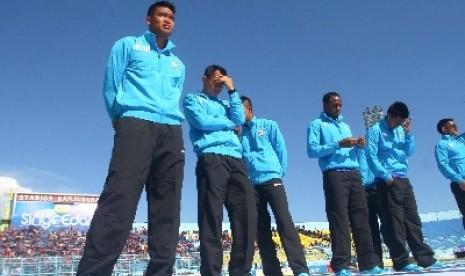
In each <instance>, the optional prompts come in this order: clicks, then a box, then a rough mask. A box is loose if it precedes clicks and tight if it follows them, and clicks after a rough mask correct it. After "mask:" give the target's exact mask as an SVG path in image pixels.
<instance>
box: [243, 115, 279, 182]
mask: <svg viewBox="0 0 465 276" xmlns="http://www.w3.org/2000/svg"><path fill="white" fill-rule="evenodd" d="M240 139H241V143H242V146H243V148H244V152H243V159H244V161H245V164H246V166H247V171H248V173H249V177H250V180H251V181H252V184H253V185H258V184H263V183H264V182H266V181H268V180H270V179H273V178H282V177H283V176H284V174H285V173H286V168H287V149H286V143H285V142H284V137H283V135H282V134H281V131H280V130H279V127H278V124H276V122H274V121H272V120H267V119H257V118H256V117H255V116H254V117H253V118H252V120H251V121H250V122H247V123H246V124H245V125H244V127H243V128H242V134H241V136H240Z"/></svg>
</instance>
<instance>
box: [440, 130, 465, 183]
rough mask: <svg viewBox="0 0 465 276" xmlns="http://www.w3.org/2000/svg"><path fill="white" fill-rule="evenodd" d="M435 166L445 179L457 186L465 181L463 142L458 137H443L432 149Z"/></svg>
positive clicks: (464, 146) (464, 150)
mask: <svg viewBox="0 0 465 276" xmlns="http://www.w3.org/2000/svg"><path fill="white" fill-rule="evenodd" d="M434 154H435V157H436V164H437V165H438V168H439V171H441V173H442V175H444V177H445V178H447V179H449V180H450V181H452V182H456V183H457V184H460V183H462V182H463V181H465V140H464V137H463V134H462V135H460V136H459V137H456V136H453V135H443V136H442V140H441V141H439V142H438V143H437V144H436V147H435V149H434Z"/></svg>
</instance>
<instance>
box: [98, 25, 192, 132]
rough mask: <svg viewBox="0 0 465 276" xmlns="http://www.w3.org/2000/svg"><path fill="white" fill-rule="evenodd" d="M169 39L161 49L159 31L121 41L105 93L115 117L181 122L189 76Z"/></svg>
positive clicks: (108, 72) (108, 71)
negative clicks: (183, 91) (156, 38)
mask: <svg viewBox="0 0 465 276" xmlns="http://www.w3.org/2000/svg"><path fill="white" fill-rule="evenodd" d="M173 48H174V44H173V43H172V42H171V41H168V43H167V45H166V47H165V49H164V50H163V51H162V52H160V53H159V52H158V50H157V45H156V40H155V34H153V33H151V32H146V33H144V34H143V35H142V36H139V37H125V38H122V39H120V40H118V41H117V42H116V43H115V45H114V46H113V49H112V51H111V54H110V58H109V60H108V64H107V69H106V74H105V83H104V87H103V95H104V99H105V105H106V108H107V111H108V115H109V116H110V118H111V119H112V120H115V119H119V118H122V117H135V118H139V119H144V120H148V121H152V122H156V123H161V124H168V125H180V124H181V122H182V121H183V120H184V115H183V114H182V113H181V110H180V108H179V99H180V97H181V90H182V87H183V83H184V79H185V67H184V64H183V63H182V62H181V61H180V60H179V58H177V57H176V56H175V55H174V54H173V53H172V52H171V50H172V49H173Z"/></svg>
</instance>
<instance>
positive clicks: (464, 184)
mask: <svg viewBox="0 0 465 276" xmlns="http://www.w3.org/2000/svg"><path fill="white" fill-rule="evenodd" d="M459 187H460V189H461V190H462V191H465V181H463V182H462V183H460V184H459Z"/></svg>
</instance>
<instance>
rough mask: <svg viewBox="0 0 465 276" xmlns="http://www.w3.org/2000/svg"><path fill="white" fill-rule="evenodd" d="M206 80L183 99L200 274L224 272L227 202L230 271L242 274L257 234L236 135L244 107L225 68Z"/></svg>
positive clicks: (211, 71) (210, 71)
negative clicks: (192, 162)
mask: <svg viewBox="0 0 465 276" xmlns="http://www.w3.org/2000/svg"><path fill="white" fill-rule="evenodd" d="M202 82H203V89H202V91H199V92H195V93H190V94H188V95H187V96H186V97H185V99H184V101H183V107H184V112H185V114H186V119H187V121H188V122H189V126H190V132H189V135H190V139H191V141H192V144H193V146H194V151H195V153H196V154H197V157H198V160H197V166H196V170H195V172H196V176H197V192H198V224H199V236H200V257H201V265H200V273H201V274H202V275H206V276H219V275H221V268H222V264H223V251H222V247H221V246H222V242H221V233H222V229H221V225H222V222H223V205H225V207H226V209H227V211H228V215H229V220H230V223H231V230H232V237H233V243H232V249H231V259H230V262H229V275H231V276H243V275H246V274H247V273H249V271H250V269H251V268H252V260H253V254H254V249H255V248H254V247H255V243H254V242H255V237H256V211H255V199H254V195H253V189H252V185H251V184H250V181H249V179H248V176H247V169H246V167H245V164H244V161H243V160H242V145H241V143H240V142H239V138H238V136H237V135H238V134H239V133H240V131H241V126H242V125H243V124H244V122H245V117H244V108H243V106H242V102H241V99H240V98H239V94H238V92H237V91H236V89H235V88H234V84H233V81H232V79H231V78H230V77H228V76H227V72H226V70H225V69H224V68H223V67H221V66H219V65H210V66H208V67H207V68H206V69H205V72H204V76H203V77H202ZM223 87H226V89H227V90H228V94H229V101H223V100H221V99H219V98H218V95H219V94H220V92H221V91H222V90H223Z"/></svg>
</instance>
